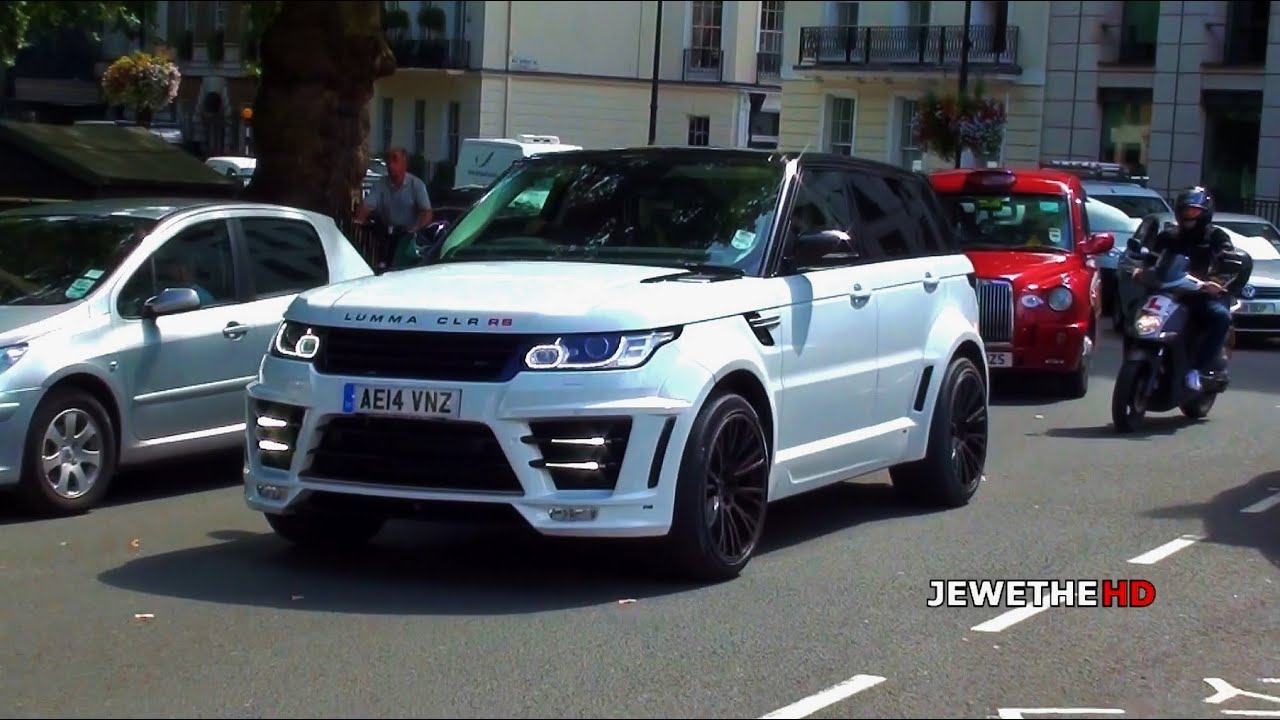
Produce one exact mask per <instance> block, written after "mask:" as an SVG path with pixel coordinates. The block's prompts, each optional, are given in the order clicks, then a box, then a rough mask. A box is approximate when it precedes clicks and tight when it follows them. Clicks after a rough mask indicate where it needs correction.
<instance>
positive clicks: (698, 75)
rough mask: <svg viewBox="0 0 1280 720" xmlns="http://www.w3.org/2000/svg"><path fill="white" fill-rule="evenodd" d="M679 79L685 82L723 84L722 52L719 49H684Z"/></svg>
mask: <svg viewBox="0 0 1280 720" xmlns="http://www.w3.org/2000/svg"><path fill="white" fill-rule="evenodd" d="M680 77H681V79H683V80H685V81H686V82H712V83H718V82H724V51H723V50H721V49H720V48H686V49H685V51H684V68H683V73H681V76H680Z"/></svg>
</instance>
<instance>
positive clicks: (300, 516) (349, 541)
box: [263, 512, 386, 550]
mask: <svg viewBox="0 0 1280 720" xmlns="http://www.w3.org/2000/svg"><path fill="white" fill-rule="evenodd" d="M263 514H264V515H265V516H266V518H267V524H268V525H270V526H271V529H272V530H274V531H275V533H276V535H279V536H280V537H282V538H284V539H285V540H288V541H289V542H291V543H293V544H294V545H296V546H298V547H299V548H302V549H304V550H347V549H351V548H355V547H360V546H362V545H365V544H366V543H368V542H369V541H370V540H372V539H373V538H374V537H375V536H376V535H377V534H378V533H379V532H381V531H382V526H383V525H384V524H386V519H385V518H380V517H377V516H373V515H334V514H329V513H316V512H298V513H294V514H292V515H277V514H274V513H263Z"/></svg>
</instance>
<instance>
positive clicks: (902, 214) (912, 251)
mask: <svg viewBox="0 0 1280 720" xmlns="http://www.w3.org/2000/svg"><path fill="white" fill-rule="evenodd" d="M852 180H853V202H854V206H855V207H856V208H857V209H858V216H859V219H861V220H862V235H861V237H860V238H859V240H860V242H861V244H862V245H863V246H864V247H866V249H867V252H868V254H870V255H872V256H874V257H883V258H902V257H912V256H914V255H920V254H923V248H922V242H921V240H920V233H921V230H920V223H919V222H918V221H916V220H915V217H914V215H913V214H912V213H908V212H907V208H906V206H905V205H903V203H902V199H901V198H900V197H899V196H898V194H897V193H896V192H894V189H893V188H892V187H891V186H890V185H889V183H888V181H887V180H886V179H885V178H883V177H880V176H878V175H853V176H852Z"/></svg>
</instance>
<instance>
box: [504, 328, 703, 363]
mask: <svg viewBox="0 0 1280 720" xmlns="http://www.w3.org/2000/svg"><path fill="white" fill-rule="evenodd" d="M679 336H680V331H679V330H678V329H667V330H652V331H648V332H635V333H590V334H583V335H565V336H562V337H558V338H555V339H554V340H549V341H548V342H544V343H539V344H537V345H534V346H533V347H532V348H530V350H529V352H527V353H525V356H524V366H525V367H526V368H527V369H529V370H628V369H631V368H637V367H640V366H641V365H643V364H645V363H646V362H648V360H649V358H650V357H652V356H653V354H654V353H655V352H657V350H658V348H660V347H662V346H663V345H666V344H667V343H669V342H671V341H672V340H675V339H676V338H677V337H679Z"/></svg>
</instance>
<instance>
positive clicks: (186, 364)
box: [0, 199, 373, 515]
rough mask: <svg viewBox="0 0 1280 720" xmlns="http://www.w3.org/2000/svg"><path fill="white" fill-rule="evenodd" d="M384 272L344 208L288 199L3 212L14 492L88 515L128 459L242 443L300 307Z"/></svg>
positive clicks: (2, 413) (2, 382)
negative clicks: (345, 219)
mask: <svg viewBox="0 0 1280 720" xmlns="http://www.w3.org/2000/svg"><path fill="white" fill-rule="evenodd" d="M372 274H373V271H372V270H371V269H370V267H369V265H368V263H366V262H365V261H364V259H363V258H362V257H361V256H360V254H359V253H358V252H357V251H356V250H355V248H354V247H353V246H352V245H351V243H350V242H348V241H347V239H346V237H344V236H343V235H342V233H341V232H340V231H339V229H338V228H337V226H336V225H335V224H334V222H333V220H331V219H330V218H328V217H325V216H323V215H319V214H316V213H312V212H306V211H303V210H297V209H292V208H287V207H281V206H274V205H259V204H251V203H241V202H225V201H223V202H217V201H215V202H210V201H181V200H140V199H129V200H111V201H97V202H82V203H66V204H62V203H58V204H51V205H43V206H38V207H31V208H23V209H20V210H10V211H8V212H3V213H0V489H14V488H16V489H17V491H18V495H19V497H20V498H22V499H23V500H24V501H25V502H26V504H27V505H28V506H29V508H30V509H31V510H34V511H36V512H40V513H42V514H56V515H66V514H73V513H79V512H83V511H85V510H88V509H90V508H92V507H93V506H94V505H96V504H97V503H98V502H99V501H100V500H101V498H102V497H103V494H104V493H105V492H106V490H107V487H108V484H109V483H110V481H111V478H112V476H113V475H114V473H115V472H116V470H117V469H119V468H121V467H126V466H130V465H135V464H138V463H143V462H148V461H152V460H159V459H169V458H173V457H177V456H181V455H186V454H189V453H195V452H203V451H208V450H221V449H228V450H229V449H234V448H236V447H237V446H240V445H242V444H243V442H244V439H243V438H244V402H245V401H244V394H245V386H246V385H247V384H248V383H249V382H250V381H251V380H252V379H253V377H254V375H255V374H256V373H257V371H258V365H259V363H260V362H261V360H262V357H263V355H264V354H265V353H266V351H267V347H268V345H269V343H270V342H271V340H272V338H273V336H274V334H275V332H276V329H277V327H278V326H279V324H280V321H281V318H282V317H283V315H284V311H285V308H286V307H288V305H289V303H290V302H292V301H293V299H294V297H295V296H296V295H297V294H298V293H299V292H301V291H303V290H308V289H310V288H314V287H319V286H321V285H327V284H330V283H336V282H342V281H344V280H350V279H354V278H359V277H365V276H368V275H372Z"/></svg>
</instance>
